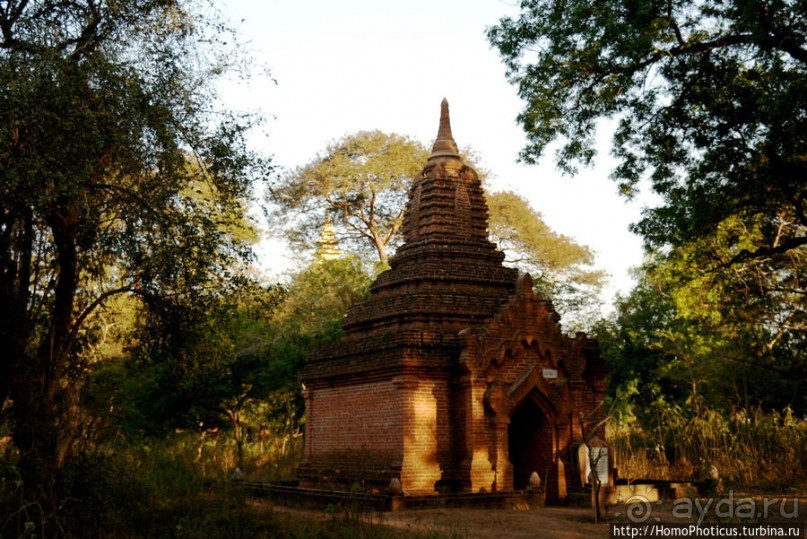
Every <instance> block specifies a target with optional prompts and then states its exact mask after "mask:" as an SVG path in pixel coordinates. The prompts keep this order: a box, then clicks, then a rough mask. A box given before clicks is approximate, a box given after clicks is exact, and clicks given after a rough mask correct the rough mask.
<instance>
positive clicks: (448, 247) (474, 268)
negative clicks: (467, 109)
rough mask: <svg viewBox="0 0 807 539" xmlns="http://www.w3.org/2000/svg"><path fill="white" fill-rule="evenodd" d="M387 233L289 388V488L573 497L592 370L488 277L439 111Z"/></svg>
mask: <svg viewBox="0 0 807 539" xmlns="http://www.w3.org/2000/svg"><path fill="white" fill-rule="evenodd" d="M402 231H403V236H404V244H403V245H402V246H401V247H400V248H399V249H398V251H397V253H396V254H395V256H394V257H392V258H391V259H390V269H389V270H388V271H385V272H384V273H382V274H380V275H379V276H378V278H377V279H376V280H375V282H374V283H373V285H372V287H371V295H370V297H369V299H368V300H367V301H366V302H365V303H362V304H359V305H355V306H354V307H352V308H351V309H350V311H349V312H348V315H347V317H346V319H345V321H344V330H345V333H346V335H345V337H344V339H343V340H342V341H341V342H338V343H336V344H334V345H329V346H326V347H322V348H319V349H317V350H315V351H314V352H313V353H312V354H311V355H310V357H309V359H308V361H307V363H306V365H305V367H304V368H303V370H302V372H301V374H300V379H301V381H302V382H303V384H304V388H305V389H304V395H305V404H306V417H307V419H306V427H305V454H304V459H303V462H302V464H301V465H300V467H299V469H298V477H299V479H300V483H301V485H303V486H319V487H333V486H338V485H342V486H349V485H350V484H353V483H354V482H360V483H362V484H364V485H365V486H370V485H388V484H389V483H390V481H391V480H392V479H393V478H397V479H399V480H400V484H401V487H402V489H403V492H404V493H405V494H407V495H423V494H437V493H443V492H504V491H512V490H519V489H523V488H525V487H526V486H527V483H528V481H529V477H530V475H531V474H532V472H537V473H538V474H539V476H540V478H541V482H542V484H543V485H544V487H545V489H546V492H547V497H548V499H549V500H559V499H564V498H567V497H568V496H569V494H571V493H572V492H574V491H578V490H580V489H582V482H581V470H580V466H579V465H578V456H577V455H578V453H577V447H578V445H579V442H580V440H581V438H582V432H583V430H582V427H581V417H586V418H589V419H595V420H596V419H597V416H598V415H599V416H602V414H603V413H604V412H603V411H602V406H599V404H600V403H601V402H602V400H603V398H604V394H605V376H606V367H605V364H604V363H603V361H602V359H601V358H600V355H599V351H598V346H597V342H596V341H594V340H592V339H589V338H587V337H586V336H585V335H584V334H582V333H578V334H577V336H576V337H574V338H571V337H569V336H567V335H565V334H564V333H563V332H562V331H561V326H560V324H559V319H560V317H559V315H558V314H557V313H556V312H555V310H554V309H553V307H552V304H551V303H550V302H549V301H545V300H543V299H541V298H540V297H539V296H537V295H536V294H535V293H534V292H533V286H532V280H531V278H530V276H529V275H527V274H525V275H521V276H519V275H518V271H517V270H516V269H513V268H508V267H505V266H504V265H503V264H502V262H503V260H504V254H503V253H501V252H500V251H498V250H497V249H496V246H495V245H494V244H493V243H491V241H490V240H489V239H488V207H487V203H486V202H485V197H484V193H483V191H482V187H481V184H480V181H479V177H478V176H477V174H476V172H475V171H474V170H473V168H471V167H469V166H468V165H466V164H464V163H463V161H462V159H461V158H460V155H459V152H458V149H457V144H456V143H455V142H454V139H453V137H452V134H451V125H450V120H449V114H448V103H447V102H446V101H445V100H443V102H442V107H441V115H440V126H439V130H438V134H437V140H436V141H435V143H434V148H433V151H432V154H431V156H430V157H429V159H428V160H427V161H426V163H425V166H424V168H423V171H422V172H421V173H420V174H419V175H418V176H417V177H416V178H415V179H414V181H413V183H412V186H411V188H410V190H409V200H408V203H407V206H406V212H405V216H404V222H403V228H402ZM583 477H585V475H583Z"/></svg>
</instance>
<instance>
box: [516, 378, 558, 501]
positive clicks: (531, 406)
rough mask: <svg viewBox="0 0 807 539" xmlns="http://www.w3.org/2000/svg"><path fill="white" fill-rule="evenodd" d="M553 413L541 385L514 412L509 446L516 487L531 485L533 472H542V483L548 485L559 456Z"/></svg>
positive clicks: (522, 487)
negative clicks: (556, 453)
mask: <svg viewBox="0 0 807 539" xmlns="http://www.w3.org/2000/svg"><path fill="white" fill-rule="evenodd" d="M553 415H554V414H552V413H551V411H550V408H549V407H548V403H547V402H546V401H545V399H544V397H543V396H542V395H541V394H540V392H539V391H538V389H533V390H532V391H531V392H530V393H529V394H528V395H527V396H526V397H525V398H524V399H523V400H522V401H521V403H520V404H519V405H518V406H516V407H515V409H514V410H513V412H512V414H511V415H510V425H509V426H508V429H507V447H508V458H509V460H510V463H511V464H512V466H513V488H514V489H515V490H521V489H524V488H526V487H527V485H528V484H529V480H530V475H531V474H532V472H538V475H539V476H540V477H541V483H542V484H543V485H547V480H548V476H549V475H551V473H552V467H553V462H554V457H555V428H554V421H553V417H552V416H553Z"/></svg>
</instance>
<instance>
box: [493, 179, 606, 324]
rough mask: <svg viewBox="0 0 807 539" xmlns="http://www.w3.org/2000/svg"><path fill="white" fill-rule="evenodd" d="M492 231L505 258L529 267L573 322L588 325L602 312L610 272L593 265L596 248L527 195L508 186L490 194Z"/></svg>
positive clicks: (545, 293) (542, 290)
mask: <svg viewBox="0 0 807 539" xmlns="http://www.w3.org/2000/svg"><path fill="white" fill-rule="evenodd" d="M486 198H487V202H488V207H489V208H490V226H489V228H490V237H491V239H492V240H493V241H494V242H496V244H497V245H498V246H499V249H501V250H502V251H504V253H505V255H506V257H507V258H506V259H505V263H507V264H509V265H512V266H516V267H518V268H520V269H522V270H524V271H528V272H529V273H530V274H531V275H532V276H533V280H534V282H535V285H536V287H537V288H538V291H539V293H541V294H542V295H543V296H545V297H549V298H552V300H553V301H554V302H555V304H556V306H557V307H558V310H559V311H560V313H561V315H562V316H563V317H564V322H566V323H570V326H569V327H570V328H573V329H583V328H587V327H588V326H589V325H590V324H591V323H592V322H593V321H594V319H595V318H596V317H597V311H598V308H599V307H600V302H599V300H598V294H599V292H600V290H602V287H603V285H604V284H605V272H603V271H601V270H596V269H594V267H593V265H594V253H593V252H592V251H591V249H589V248H588V247H586V246H585V245H580V244H579V243H577V242H575V241H574V240H573V239H572V238H570V237H568V236H564V235H563V234H559V233H558V232H556V231H555V230H552V228H550V227H549V225H547V224H546V223H545V222H544V219H543V216H542V215H541V214H540V213H539V212H538V211H536V210H535V209H534V208H533V207H532V206H530V203H529V201H528V200H526V199H525V198H524V197H522V196H520V195H518V194H516V193H513V192H509V191H504V192H494V193H488V194H487V197H486Z"/></svg>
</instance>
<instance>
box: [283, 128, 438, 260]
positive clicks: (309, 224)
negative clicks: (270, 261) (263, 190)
mask: <svg viewBox="0 0 807 539" xmlns="http://www.w3.org/2000/svg"><path fill="white" fill-rule="evenodd" d="M428 157H429V152H428V150H427V149H426V147H425V146H423V145H422V144H421V143H419V142H416V141H413V140H411V139H409V138H407V137H404V136H401V135H396V134H387V133H382V132H381V131H360V132H358V133H354V134H352V135H347V136H345V137H343V138H341V139H339V140H337V141H334V142H332V143H331V144H329V145H328V148H327V149H326V150H325V153H324V154H323V155H320V156H317V157H316V158H315V159H314V160H312V161H311V162H310V163H309V164H307V165H305V166H303V167H300V168H298V169H296V170H294V171H292V172H290V173H288V174H286V175H285V176H284V177H283V178H281V179H280V181H278V182H277V183H276V184H275V185H274V186H273V187H272V188H271V189H270V191H269V199H270V201H272V202H273V203H275V204H277V208H278V210H277V212H276V214H275V215H276V217H277V219H278V222H282V223H285V224H286V227H285V229H286V233H287V235H288V236H289V239H290V240H291V241H292V242H293V243H297V244H300V243H302V244H304V245H305V244H308V245H309V246H310V245H311V244H312V243H313V241H315V240H316V238H317V237H318V234H319V232H320V230H321V227H322V224H323V223H324V221H325V219H326V217H325V215H326V214H327V216H328V217H329V218H330V219H332V220H333V222H334V225H336V227H337V230H338V231H339V240H340V241H341V242H343V243H346V244H348V245H350V246H351V247H353V248H354V249H356V250H359V251H365V252H366V251H367V250H368V249H369V250H372V251H374V252H375V254H376V256H377V257H378V261H379V262H380V263H381V264H382V266H385V265H386V264H387V259H388V258H389V255H388V251H389V250H390V249H391V248H393V247H394V246H395V245H396V242H397V241H398V240H399V239H400V238H399V236H400V235H399V234H398V232H399V230H400V228H401V224H402V223H403V211H404V205H405V202H406V191H407V188H408V186H409V183H410V182H411V180H412V178H414V177H415V175H416V174H417V173H418V172H420V169H421V168H422V167H423V163H425V162H426V159H428ZM290 219H291V220H290Z"/></svg>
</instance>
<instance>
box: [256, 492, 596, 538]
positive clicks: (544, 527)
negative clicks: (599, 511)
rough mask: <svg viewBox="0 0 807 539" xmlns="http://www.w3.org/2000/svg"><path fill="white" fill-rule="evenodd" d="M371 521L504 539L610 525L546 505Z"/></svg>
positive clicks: (584, 534)
mask: <svg viewBox="0 0 807 539" xmlns="http://www.w3.org/2000/svg"><path fill="white" fill-rule="evenodd" d="M248 503H249V504H250V505H251V506H253V507H254V508H257V509H259V510H264V511H273V512H280V513H287V514H292V515H296V516H297V517H300V518H305V519H314V520H319V521H321V522H325V521H327V520H329V519H331V518H332V517H333V515H329V514H327V513H324V512H322V511H312V510H303V509H296V508H289V507H286V506H283V505H276V504H273V503H271V502H269V501H267V500H257V499H252V500H250V501H249V502H248ZM365 517H366V518H368V519H369V521H370V522H372V523H374V524H378V525H383V526H389V527H391V528H394V529H397V530H401V531H403V532H409V533H412V534H415V533H420V534H426V535H428V534H430V533H433V532H438V533H440V534H441V535H442V534H444V535H445V536H446V537H457V538H466V537H467V538H488V537H496V538H503V539H520V538H527V537H529V538H537V539H542V538H547V539H588V538H594V539H597V538H602V539H605V538H607V537H608V525H607V524H605V523H603V524H594V523H593V516H592V513H591V510H589V509H580V508H571V507H545V508H542V509H535V510H506V509H425V510H409V511H397V512H394V513H389V512H388V513H381V514H378V513H368V514H366V515H365Z"/></svg>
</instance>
